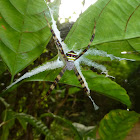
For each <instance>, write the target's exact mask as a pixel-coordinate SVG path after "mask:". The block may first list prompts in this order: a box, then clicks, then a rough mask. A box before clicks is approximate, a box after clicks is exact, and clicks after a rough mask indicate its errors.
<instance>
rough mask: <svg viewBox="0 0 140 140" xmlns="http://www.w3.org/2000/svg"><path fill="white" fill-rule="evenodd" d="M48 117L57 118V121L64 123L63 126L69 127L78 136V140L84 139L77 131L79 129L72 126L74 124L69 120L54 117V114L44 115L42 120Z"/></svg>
mask: <svg viewBox="0 0 140 140" xmlns="http://www.w3.org/2000/svg"><path fill="white" fill-rule="evenodd" d="M46 116H49V117H52V118H55V119H56V120H59V121H61V122H62V123H63V125H67V126H68V127H69V128H70V129H71V130H72V131H73V133H74V134H75V135H76V138H77V139H78V140H81V139H82V137H81V135H80V133H79V132H78V131H77V129H76V128H75V127H74V125H73V124H72V122H70V121H69V120H66V119H64V118H62V117H60V116H57V115H54V114H52V113H44V114H42V115H41V116H40V118H43V117H46Z"/></svg>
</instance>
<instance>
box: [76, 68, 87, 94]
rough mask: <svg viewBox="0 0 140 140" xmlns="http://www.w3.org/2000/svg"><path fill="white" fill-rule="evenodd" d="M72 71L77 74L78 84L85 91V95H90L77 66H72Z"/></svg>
mask: <svg viewBox="0 0 140 140" xmlns="http://www.w3.org/2000/svg"><path fill="white" fill-rule="evenodd" d="M74 72H75V75H76V76H77V78H78V80H79V82H80V84H81V85H82V87H83V89H84V91H85V93H87V95H88V96H89V95H90V94H89V91H88V89H87V87H86V86H85V84H84V81H83V79H82V77H81V76H80V73H79V72H78V70H77V68H76V67H75V66H74Z"/></svg>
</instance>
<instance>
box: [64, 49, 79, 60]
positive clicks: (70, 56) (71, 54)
mask: <svg viewBox="0 0 140 140" xmlns="http://www.w3.org/2000/svg"><path fill="white" fill-rule="evenodd" d="M66 56H67V58H68V61H74V60H75V59H76V57H77V56H78V55H77V53H75V52H74V51H70V52H67V53H66Z"/></svg>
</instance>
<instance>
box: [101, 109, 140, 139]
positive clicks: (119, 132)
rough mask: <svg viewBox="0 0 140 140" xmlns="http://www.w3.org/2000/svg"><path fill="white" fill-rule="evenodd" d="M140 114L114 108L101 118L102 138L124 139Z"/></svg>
mask: <svg viewBox="0 0 140 140" xmlns="http://www.w3.org/2000/svg"><path fill="white" fill-rule="evenodd" d="M139 117H140V115H139V114H137V113H136V112H134V111H126V110H120V109H118V110H113V111H111V112H110V113H108V114H107V115H105V117H104V118H103V119H102V120H101V122H100V126H99V135H100V138H101V139H102V140H124V138H125V137H126V135H127V134H128V132H129V131H130V130H131V129H132V127H133V126H134V124H135V123H136V122H138V120H139Z"/></svg>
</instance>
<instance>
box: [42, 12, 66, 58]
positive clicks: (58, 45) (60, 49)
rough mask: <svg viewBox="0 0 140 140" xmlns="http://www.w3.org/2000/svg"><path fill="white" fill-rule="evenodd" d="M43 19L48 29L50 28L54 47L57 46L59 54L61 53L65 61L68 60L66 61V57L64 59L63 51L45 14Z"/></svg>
mask: <svg viewBox="0 0 140 140" xmlns="http://www.w3.org/2000/svg"><path fill="white" fill-rule="evenodd" d="M44 17H45V19H46V21H47V24H48V27H49V28H50V31H51V33H52V35H53V39H54V41H55V45H56V46H57V48H58V50H59V52H60V53H61V55H62V57H63V58H64V59H65V61H67V60H68V59H67V57H66V55H65V53H64V51H63V48H62V45H61V43H60V41H59V39H58V38H57V36H56V34H55V33H54V30H53V29H52V27H51V26H50V24H49V21H48V19H47V17H46V16H45V13H44Z"/></svg>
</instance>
